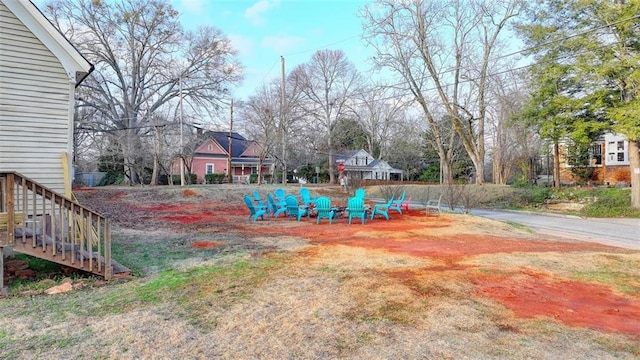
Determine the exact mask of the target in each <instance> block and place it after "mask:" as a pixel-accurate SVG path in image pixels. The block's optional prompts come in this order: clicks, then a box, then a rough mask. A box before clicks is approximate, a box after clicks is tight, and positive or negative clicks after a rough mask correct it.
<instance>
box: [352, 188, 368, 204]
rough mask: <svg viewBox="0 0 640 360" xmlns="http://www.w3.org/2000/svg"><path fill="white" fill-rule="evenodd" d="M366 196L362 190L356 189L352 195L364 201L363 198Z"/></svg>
mask: <svg viewBox="0 0 640 360" xmlns="http://www.w3.org/2000/svg"><path fill="white" fill-rule="evenodd" d="M366 194H367V191H366V190H365V189H363V188H357V189H356V191H355V193H354V197H357V198H360V199H362V200H363V201H364V197H365V195H366Z"/></svg>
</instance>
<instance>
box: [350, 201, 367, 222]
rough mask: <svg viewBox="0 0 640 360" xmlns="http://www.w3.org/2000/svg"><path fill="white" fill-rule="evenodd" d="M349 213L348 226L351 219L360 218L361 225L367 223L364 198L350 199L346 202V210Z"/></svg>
mask: <svg viewBox="0 0 640 360" xmlns="http://www.w3.org/2000/svg"><path fill="white" fill-rule="evenodd" d="M346 211H348V212H349V224H351V219H353V218H360V219H362V224H363V225H364V223H365V222H366V221H367V211H366V209H365V207H364V198H359V197H352V198H349V200H348V201H347V209H346Z"/></svg>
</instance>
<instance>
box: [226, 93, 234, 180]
mask: <svg viewBox="0 0 640 360" xmlns="http://www.w3.org/2000/svg"><path fill="white" fill-rule="evenodd" d="M232 133H233V99H231V113H230V117H229V158H228V162H229V164H228V165H227V178H228V179H229V184H232V183H233V172H232V171H231V151H232V150H233V146H232V145H231V144H232V143H233V137H232V136H233V135H232Z"/></svg>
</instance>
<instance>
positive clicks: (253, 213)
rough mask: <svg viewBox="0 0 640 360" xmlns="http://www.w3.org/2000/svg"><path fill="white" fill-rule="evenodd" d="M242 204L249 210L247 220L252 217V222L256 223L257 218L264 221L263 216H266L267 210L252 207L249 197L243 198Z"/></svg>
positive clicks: (263, 207)
mask: <svg viewBox="0 0 640 360" xmlns="http://www.w3.org/2000/svg"><path fill="white" fill-rule="evenodd" d="M244 203H245V204H246V205H247V207H248V208H249V212H250V213H249V219H251V218H252V217H253V221H256V220H258V217H260V218H261V219H262V220H264V216H265V215H267V208H266V207H265V206H262V207H260V206H254V205H253V200H251V196H249V195H245V196H244Z"/></svg>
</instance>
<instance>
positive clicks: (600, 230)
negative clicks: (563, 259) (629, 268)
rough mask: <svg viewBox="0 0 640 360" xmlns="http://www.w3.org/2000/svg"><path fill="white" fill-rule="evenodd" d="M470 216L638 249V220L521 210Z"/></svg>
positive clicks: (639, 234) (557, 234)
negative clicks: (583, 216)
mask: <svg viewBox="0 0 640 360" xmlns="http://www.w3.org/2000/svg"><path fill="white" fill-rule="evenodd" d="M471 214H472V215H475V216H481V217H485V218H490V219H495V220H500V221H510V222H515V223H518V224H522V225H525V226H527V227H529V228H531V229H533V230H535V231H537V232H538V233H541V234H549V235H555V236H562V237H569V238H572V239H576V240H582V241H591V242H596V243H600V244H606V245H611V246H617V247H623V248H627V249H632V250H640V219H627V218H624V219H622V218H581V217H578V216H567V215H555V214H553V215H552V214H537V213H531V212H521V211H494V210H481V209H475V210H472V211H471Z"/></svg>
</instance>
